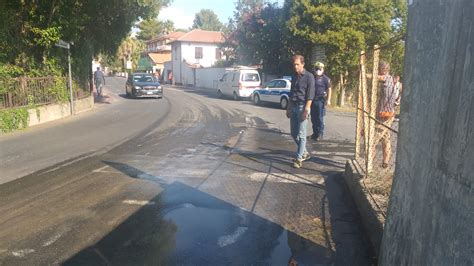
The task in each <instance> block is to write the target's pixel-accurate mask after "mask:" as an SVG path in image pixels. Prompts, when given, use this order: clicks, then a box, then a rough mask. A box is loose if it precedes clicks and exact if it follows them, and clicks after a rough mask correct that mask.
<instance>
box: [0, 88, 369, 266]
mask: <svg viewBox="0 0 474 266" xmlns="http://www.w3.org/2000/svg"><path fill="white" fill-rule="evenodd" d="M120 101H122V102H121V103H120V104H121V106H122V108H126V107H127V104H128V102H130V101H133V104H136V102H137V101H141V102H143V103H144V106H145V105H148V104H150V103H153V104H154V103H156V104H167V107H166V110H164V111H163V113H162V114H163V115H159V116H158V115H157V117H156V119H155V120H154V121H153V122H151V123H150V124H149V125H148V126H147V127H146V128H144V129H143V130H141V131H140V132H139V133H137V134H134V135H133V137H131V138H129V139H127V140H126V141H124V142H122V143H120V144H118V145H117V146H115V147H114V148H111V149H107V150H106V151H104V152H103V153H100V154H94V155H91V156H89V157H86V158H84V159H81V160H71V161H70V162H62V163H60V164H57V165H54V166H50V167H48V168H44V169H42V170H40V171H37V172H35V173H33V174H30V175H27V176H25V177H22V178H19V179H16V180H14V181H11V182H8V183H5V184H2V185H0V201H1V202H2V205H1V206H0V213H2V215H1V216H0V264H2V265H45V264H48V265H50V264H65V265H288V263H289V262H297V263H298V265H370V264H372V263H373V258H372V255H371V252H370V248H369V246H368V245H367V243H366V240H365V237H364V232H363V231H362V229H361V227H360V224H359V218H358V214H357V211H356V208H355V206H354V204H353V203H352V200H351V197H350V195H349V192H348V191H347V188H346V187H345V184H344V182H343V179H342V176H341V172H342V171H343V170H344V163H345V160H346V159H347V158H350V157H351V156H352V154H353V152H354V147H353V146H354V145H353V144H352V141H351V140H350V135H349V137H347V138H343V137H341V135H342V136H344V133H340V132H339V131H338V130H337V129H334V128H333V129H331V130H332V131H333V132H335V133H334V134H331V131H329V134H328V135H329V137H328V138H327V139H324V140H322V141H320V142H318V143H310V144H309V146H310V148H311V149H310V151H311V154H312V158H311V160H309V161H307V162H305V163H304V166H303V168H301V169H294V168H292V166H291V157H292V155H293V152H294V150H295V145H294V143H293V141H292V139H291V137H290V136H289V135H288V133H286V132H288V131H287V124H288V120H287V119H286V117H284V111H282V110H279V109H277V107H275V106H271V105H269V106H263V107H260V106H254V105H252V104H251V103H250V102H245V101H242V102H234V101H231V100H227V99H217V98H216V97H215V93H214V92H213V91H208V90H201V89H186V88H170V87H169V88H167V89H166V90H165V98H164V99H161V100H154V99H152V100H148V99H122V100H120ZM139 103H140V102H139ZM145 108H146V106H145ZM328 118H331V119H334V124H333V125H338V124H342V125H341V126H340V127H339V128H340V129H341V130H345V129H346V127H347V128H351V123H353V122H351V121H352V120H353V119H354V118H353V116H351V115H350V114H337V113H334V114H329V115H328ZM137 119H140V117H137ZM344 119H347V121H348V122H347V123H345V122H344V121H345V120H344ZM328 124H330V123H329V121H328Z"/></svg>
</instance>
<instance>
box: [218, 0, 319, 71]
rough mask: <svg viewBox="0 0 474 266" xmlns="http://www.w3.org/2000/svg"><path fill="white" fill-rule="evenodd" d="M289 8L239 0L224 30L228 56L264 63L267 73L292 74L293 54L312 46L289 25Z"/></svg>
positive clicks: (237, 60) (239, 62)
mask: <svg viewBox="0 0 474 266" xmlns="http://www.w3.org/2000/svg"><path fill="white" fill-rule="evenodd" d="M289 7H290V5H289V4H286V5H285V6H284V7H283V8H279V7H278V6H277V5H276V4H269V3H264V2H263V1H238V2H237V4H236V11H235V12H234V18H233V19H232V20H231V21H230V22H229V24H228V26H227V27H226V30H225V31H224V32H225V36H226V43H225V44H224V48H227V49H224V51H226V52H227V53H228V54H226V55H227V57H230V58H231V59H233V60H235V61H236V63H237V64H242V65H256V64H261V65H262V67H263V71H264V72H266V73H271V74H279V75H288V74H289V73H291V72H292V68H291V62H290V61H291V56H292V55H293V54H294V53H295V52H298V53H305V52H307V51H308V49H310V48H311V46H310V43H309V42H308V41H307V40H305V39H304V38H300V37H298V36H294V35H293V34H291V32H289V30H288V27H286V21H287V20H288V19H289Z"/></svg>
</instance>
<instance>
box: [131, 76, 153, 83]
mask: <svg viewBox="0 0 474 266" xmlns="http://www.w3.org/2000/svg"><path fill="white" fill-rule="evenodd" d="M133 81H135V82H155V79H154V78H153V76H149V75H135V76H133Z"/></svg>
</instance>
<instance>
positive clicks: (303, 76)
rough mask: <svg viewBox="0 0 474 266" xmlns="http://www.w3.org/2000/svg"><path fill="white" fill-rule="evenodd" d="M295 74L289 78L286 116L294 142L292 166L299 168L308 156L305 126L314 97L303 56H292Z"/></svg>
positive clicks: (312, 79)
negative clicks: (289, 86) (294, 151)
mask: <svg viewBox="0 0 474 266" xmlns="http://www.w3.org/2000/svg"><path fill="white" fill-rule="evenodd" d="M292 59H293V67H294V69H295V75H294V76H293V77H292V79H291V90H290V93H289V95H288V96H289V99H290V100H289V103H288V109H287V110H286V116H287V117H288V118H290V127H291V136H292V137H293V139H294V140H295V142H296V145H297V146H298V147H297V150H296V158H295V159H294V160H293V167H295V168H300V167H301V166H303V161H305V160H308V159H309V158H310V156H309V153H308V151H307V150H306V128H307V125H308V116H309V113H310V111H311V102H312V101H313V98H314V76H313V74H311V72H309V71H307V70H306V69H304V57H303V56H301V55H295V56H293V58H292Z"/></svg>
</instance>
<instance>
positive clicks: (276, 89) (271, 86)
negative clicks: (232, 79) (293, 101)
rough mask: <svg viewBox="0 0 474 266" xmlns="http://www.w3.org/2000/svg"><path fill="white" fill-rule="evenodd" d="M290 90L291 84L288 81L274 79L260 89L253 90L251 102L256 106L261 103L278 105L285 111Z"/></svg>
mask: <svg viewBox="0 0 474 266" xmlns="http://www.w3.org/2000/svg"><path fill="white" fill-rule="evenodd" d="M290 89H291V82H290V81H289V80H288V79H274V80H271V81H269V82H268V83H266V84H265V85H264V87H263V88H262V89H259V90H255V91H254V92H253V94H252V100H253V102H254V103H255V104H257V105H258V104H260V103H262V102H270V103H278V104H280V107H281V108H282V109H286V107H287V106H288V99H289V98H288V93H290Z"/></svg>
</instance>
